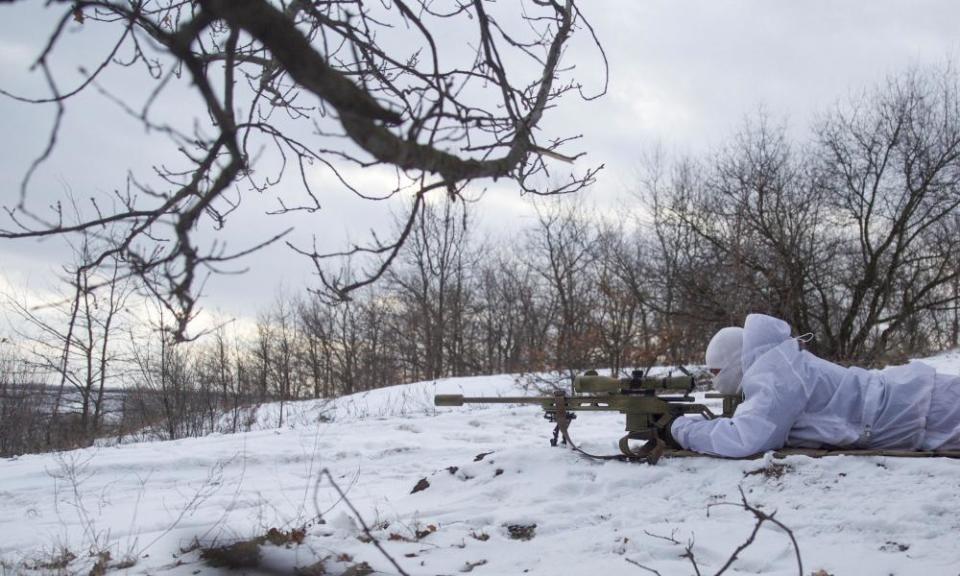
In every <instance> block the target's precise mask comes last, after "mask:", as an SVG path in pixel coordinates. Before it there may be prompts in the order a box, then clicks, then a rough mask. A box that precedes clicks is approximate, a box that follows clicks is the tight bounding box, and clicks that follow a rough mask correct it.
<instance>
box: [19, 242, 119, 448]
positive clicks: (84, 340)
mask: <svg viewBox="0 0 960 576" xmlns="http://www.w3.org/2000/svg"><path fill="white" fill-rule="evenodd" d="M77 252H78V253H77V263H76V264H75V265H74V266H73V267H71V268H68V269H67V270H66V278H67V281H66V285H67V289H68V290H69V295H67V296H65V297H64V298H63V299H62V300H60V301H59V302H55V303H53V304H49V305H44V306H38V305H36V304H31V303H29V302H23V301H16V300H12V299H11V300H8V304H9V306H10V308H11V309H12V310H13V312H14V313H15V314H16V316H17V317H19V319H20V320H21V321H22V328H21V331H20V337H21V338H22V339H23V340H26V341H29V342H31V345H30V349H31V353H32V354H33V358H34V360H33V362H34V363H35V364H36V365H37V366H38V368H39V369H41V370H43V371H47V372H50V373H53V374H57V375H58V380H59V385H58V386H57V388H56V393H55V396H54V398H53V405H52V406H51V407H50V410H51V419H52V421H53V422H56V421H57V418H58V416H59V415H60V414H61V412H64V411H67V412H76V413H77V414H78V417H79V428H80V431H79V438H76V439H75V441H77V442H84V441H87V440H89V439H91V438H93V437H94V436H95V435H96V434H97V433H98V432H99V431H100V427H101V425H102V424H103V419H104V416H105V412H106V409H107V406H106V403H105V401H104V393H105V391H106V389H107V386H108V384H109V383H111V382H113V381H114V380H116V379H117V377H118V376H119V373H120V364H121V363H122V362H123V358H122V347H121V346H120V345H119V344H120V342H119V341H118V340H119V338H118V336H119V335H120V334H121V333H122V332H124V331H125V330H126V325H127V324H128V322H129V317H128V315H127V314H126V312H127V311H126V306H127V302H128V300H129V299H130V297H131V295H132V294H133V286H132V283H131V282H130V281H129V279H124V278H122V277H121V272H120V264H119V263H118V262H116V261H114V262H113V264H112V266H111V267H110V268H107V267H102V268H101V269H100V270H102V271H106V272H107V273H108V275H107V276H100V275H98V274H97V273H96V272H97V271H95V270H94V269H93V268H90V267H89V266H88V264H89V262H90V260H91V258H92V257H93V255H92V251H91V248H90V246H89V245H88V244H87V243H86V242H84V243H83V244H81V245H80V246H79V247H78V249H77ZM72 395H75V397H76V398H77V399H78V401H77V402H76V403H74V402H70V397H71V396H72ZM67 404H76V405H77V406H76V407H75V408H74V407H73V406H67ZM52 430H53V427H51V431H52Z"/></svg>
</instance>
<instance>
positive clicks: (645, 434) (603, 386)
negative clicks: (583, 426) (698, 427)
mask: <svg viewBox="0 0 960 576" xmlns="http://www.w3.org/2000/svg"><path fill="white" fill-rule="evenodd" d="M678 370H679V371H680V374H679V375H674V373H673V372H670V373H667V374H666V375H663V376H660V375H655V376H652V375H650V374H649V371H647V372H645V371H642V370H635V371H634V372H633V374H632V375H631V376H630V377H629V378H613V377H609V376H599V375H597V373H596V372H592V371H591V372H586V373H584V374H582V375H580V376H575V377H574V378H573V382H572V393H570V394H568V393H567V392H566V391H565V390H557V391H556V392H554V393H553V395H551V396H504V397H485V396H479V397H469V396H463V395H460V394H437V395H436V396H434V404H435V405H436V406H463V405H464V404H538V405H540V407H541V408H543V411H544V418H546V419H547V420H548V421H550V422H552V423H554V424H555V426H554V429H553V437H552V438H551V440H550V445H551V446H556V445H557V443H558V438H559V437H561V436H562V441H563V444H565V445H568V446H570V447H571V448H573V449H574V450H575V451H577V452H579V453H580V454H583V455H585V456H588V457H590V458H597V459H603V460H611V459H615V460H630V461H641V462H647V463H649V464H656V463H657V461H658V460H659V459H660V457H661V456H662V455H663V453H664V450H665V449H666V448H667V443H666V442H665V435H666V431H665V429H666V427H667V426H669V424H670V422H672V421H673V419H674V418H675V417H677V416H682V415H684V414H699V415H701V416H703V417H704V418H711V419H712V418H716V417H717V415H716V414H714V413H713V411H711V410H710V408H708V407H707V406H705V405H703V404H700V403H697V402H696V401H695V398H694V397H693V396H692V395H691V393H692V392H693V390H694V388H695V386H696V379H695V378H694V376H693V374H691V373H690V372H689V371H687V370H686V369H685V368H683V367H680V368H678ZM707 398H723V415H724V416H732V415H733V411H734V410H735V409H736V407H737V405H738V404H739V401H740V399H741V397H740V396H726V395H722V394H707ZM599 411H612V412H620V413H621V414H624V415H625V416H626V421H627V422H626V431H627V434H626V435H625V436H623V438H621V439H620V443H619V446H620V452H621V453H620V454H616V455H610V456H597V455H594V454H590V453H588V452H585V451H584V450H582V449H581V448H579V447H578V446H577V445H576V444H574V443H573V441H572V440H571V439H570V433H569V427H570V423H571V422H572V421H573V420H574V419H576V417H577V412H599ZM631 440H642V441H644V444H643V445H642V446H640V447H638V448H634V447H633V446H631V445H630V441H631Z"/></svg>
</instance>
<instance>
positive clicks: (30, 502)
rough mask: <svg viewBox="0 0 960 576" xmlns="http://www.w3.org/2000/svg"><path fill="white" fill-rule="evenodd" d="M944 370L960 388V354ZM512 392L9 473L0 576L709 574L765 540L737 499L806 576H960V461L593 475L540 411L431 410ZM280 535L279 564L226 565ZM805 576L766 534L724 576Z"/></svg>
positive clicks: (595, 443)
mask: <svg viewBox="0 0 960 576" xmlns="http://www.w3.org/2000/svg"><path fill="white" fill-rule="evenodd" d="M932 363H934V364H935V365H936V366H937V368H938V369H939V370H941V371H945V372H953V373H958V372H960V354H958V353H951V354H945V355H943V356H940V357H937V358H935V359H933V360H932ZM519 392H520V390H518V385H517V383H516V382H515V381H514V378H512V377H509V376H494V377H482V378H464V379H451V380H442V381H438V382H425V383H417V384H410V385H404V386H395V387H392V388H386V389H382V390H377V391H373V392H369V393H365V394H358V395H354V396H351V397H346V398H342V399H339V400H337V401H336V402H328V403H320V402H304V403H298V404H295V405H292V406H288V408H289V409H290V410H291V412H290V413H289V414H288V415H287V417H286V419H285V420H286V425H285V427H284V428H283V429H273V428H272V427H273V426H275V422H276V418H277V414H276V407H265V408H264V409H263V410H262V411H261V413H260V415H259V422H260V424H259V425H260V427H261V428H262V429H261V430H258V431H254V432H249V433H244V434H236V435H214V436H209V437H206V438H201V439H190V440H180V441H174V442H154V443H139V444H128V445H121V446H115V447H99V448H92V449H88V450H77V451H73V452H66V453H62V454H58V455H34V456H23V457H20V458H16V459H8V460H0V562H2V564H0V574H21V573H28V574H40V573H44V574H55V573H69V574H73V573H77V574H80V573H82V574H88V573H102V572H96V571H95V572H91V570H92V569H93V568H94V565H95V564H96V563H97V562H100V565H101V566H106V567H107V568H108V570H107V571H108V572H109V573H117V574H122V573H130V574H141V573H142V574H168V575H196V574H215V573H221V571H223V570H225V569H224V568H217V567H214V566H212V564H217V563H218V561H219V562H220V563H222V562H223V561H224V560H223V558H228V559H232V560H229V561H235V562H238V563H239V564H246V565H247V566H248V567H247V568H241V569H240V570H235V571H234V572H232V573H241V572H245V573H249V574H295V573H296V574H303V575H314V574H315V575H319V574H324V573H329V574H340V573H349V574H363V573H367V572H366V571H365V570H364V568H365V566H364V565H363V563H366V564H367V565H369V566H370V567H372V569H373V570H374V571H376V572H378V573H389V574H397V573H399V570H398V568H397V567H395V566H394V565H393V564H391V563H390V561H389V560H388V559H387V558H386V557H385V556H384V555H383V554H382V553H381V552H380V551H378V549H377V547H376V546H377V545H379V546H381V547H382V548H383V549H384V550H385V551H386V552H387V553H388V554H389V555H390V556H391V557H392V558H393V559H394V560H395V562H396V564H397V565H399V568H400V569H402V570H403V571H405V572H406V573H408V574H457V573H465V572H472V573H475V574H542V575H550V576H554V575H557V574H595V575H599V574H604V575H607V574H638V575H643V574H653V573H654V571H657V572H659V573H660V574H663V575H674V574H693V573H694V568H693V566H692V564H691V561H690V559H689V558H687V557H685V555H687V554H686V551H687V549H688V548H689V550H690V552H691V553H692V556H693V557H694V558H695V560H696V562H697V564H698V565H699V568H700V571H701V573H703V574H714V573H716V572H717V571H718V570H720V568H721V567H722V566H723V565H724V563H725V562H726V561H727V559H728V558H729V557H730V555H731V554H732V553H733V551H734V550H735V549H736V548H737V546H738V545H740V544H741V543H743V542H744V541H745V540H746V539H747V538H748V536H749V535H750V533H751V531H752V530H753V528H754V525H755V524H756V521H755V518H754V516H753V514H752V513H750V512H748V511H746V510H744V509H743V508H742V507H738V506H732V505H724V504H723V503H737V502H739V501H740V490H742V491H743V493H744V494H745V496H746V498H747V500H748V502H749V503H750V504H751V505H753V506H756V507H757V508H758V509H760V510H762V511H764V512H766V513H772V512H774V511H776V519H777V520H779V521H781V522H782V523H783V524H784V525H786V526H788V527H789V528H790V529H791V530H792V531H793V533H794V535H795V537H796V539H797V542H798V544H799V549H800V553H801V555H802V560H803V574H804V575H805V576H809V575H810V574H817V575H818V576H824V575H826V574H832V575H835V576H841V575H842V576H846V575H860V574H870V575H872V574H878V575H887V574H896V575H914V574H920V575H923V576H938V575H950V576H956V575H957V574H958V573H960V461H954V460H947V459H932V458H931V459H906V458H904V459H895V458H884V457H851V456H835V457H828V458H822V459H813V458H808V457H803V456H791V457H788V458H786V459H783V460H773V459H772V458H770V457H769V456H768V457H767V458H766V459H761V460H754V461H725V460H718V459H711V458H701V457H695V458H678V459H670V460H666V461H662V462H661V463H660V464H658V465H657V466H647V465H643V464H629V463H621V462H597V461H590V460H587V459H584V458H583V457H581V456H578V455H577V454H575V453H573V452H571V451H569V450H566V449H563V448H551V447H550V446H549V445H548V437H549V434H550V432H551V425H550V424H549V423H547V422H546V421H544V420H543V419H542V417H541V414H540V411H539V409H538V408H535V407H515V406H470V407H464V408H434V407H433V405H432V396H433V394H435V393H465V394H468V395H476V394H489V395H506V394H511V395H512V394H516V393H519ZM622 428H623V421H622V418H621V417H620V416H618V415H615V414H587V415H581V416H580V417H579V418H578V419H577V421H576V422H574V424H573V427H572V428H571V431H572V433H573V437H574V439H575V440H577V441H579V442H581V443H582V444H584V447H585V448H587V449H589V450H591V451H595V452H606V453H613V452H615V451H616V440H617V439H618V438H619V436H620V435H621V430H622ZM325 470H326V471H329V476H328V475H326V474H324V473H322V472H323V471H325ZM331 478H332V479H333V480H334V481H335V482H336V486H334V485H333V484H332V483H331V482H330V479H331ZM415 487H417V488H420V489H419V490H417V491H414V489H415ZM338 488H339V489H340V490H342V491H343V492H345V493H346V499H344V498H342V497H341V496H340V494H339V492H338ZM718 504H719V505H718ZM351 506H353V507H354V508H355V511H354V510H352V509H351ZM357 514H359V517H358V515H357ZM360 518H362V520H363V522H365V523H366V525H367V526H369V529H370V534H371V535H372V536H373V538H374V541H371V539H370V538H369V537H368V536H367V535H366V534H365V533H364V528H363V526H362V525H361V523H360V520H359V519H360ZM302 527H306V529H305V530H304V531H302V532H301V531H299V530H298V529H300V528H302ZM270 529H275V531H274V538H273V541H274V542H276V544H274V543H270V542H262V543H261V544H262V545H259V546H258V545H257V544H253V545H248V546H246V547H243V546H239V547H237V546H235V547H234V548H232V549H230V552H229V553H225V554H223V553H221V554H217V552H216V549H222V547H224V546H228V545H231V544H233V543H235V542H238V541H249V540H250V539H252V538H256V537H260V536H262V535H264V534H266V533H267V532H268V531H269V530H270ZM211 549H213V550H214V552H204V550H211ZM251 550H252V553H251ZM103 552H109V559H107V556H106V555H105V554H102V553H103ZM257 553H259V555H260V561H259V563H255V562H253V561H250V560H249V558H250V557H251V555H252V556H253V557H256V555H257ZM238 558H239V560H237V559H238ZM244 558H247V560H248V561H247V562H243V559H244ZM321 559H325V570H326V572H324V571H323V570H321V569H320V568H319V567H318V566H316V563H317V562H318V561H319V560H321ZM254 564H257V566H256V567H251V566H253V565H254ZM311 566H312V567H313V568H312V569H311V568H310V567H311ZM644 567H645V568H644ZM797 573H798V568H797V562H796V558H795V555H794V551H793V548H792V546H791V543H790V539H789V537H788V535H787V534H786V533H785V532H784V531H783V530H781V529H779V528H777V527H775V526H773V525H771V524H770V523H767V524H764V525H763V527H762V528H761V529H760V531H759V533H758V535H757V537H756V541H755V543H754V544H753V545H752V546H750V547H749V548H747V549H746V551H745V552H743V553H742V554H740V556H739V558H738V559H737V561H736V562H735V563H734V564H733V566H732V567H731V568H730V569H729V570H728V571H727V572H725V574H797Z"/></svg>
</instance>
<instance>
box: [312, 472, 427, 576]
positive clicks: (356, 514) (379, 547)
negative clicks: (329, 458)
mask: <svg viewBox="0 0 960 576" xmlns="http://www.w3.org/2000/svg"><path fill="white" fill-rule="evenodd" d="M324 476H326V477H327V480H329V481H330V485H331V486H333V489H334V490H336V491H337V494H339V495H340V500H341V501H342V502H343V503H344V504H346V505H347V508H349V509H350V512H351V513H353V516H354V518H356V519H357V522H359V523H360V527H361V528H363V534H364V535H365V536H366V537H367V538H369V539H370V542H371V543H372V544H373V545H374V546H376V547H377V550H379V551H380V553H381V554H383V556H384V557H385V558H386V559H387V560H389V561H390V563H391V564H393V567H394V568H396V569H397V572H399V573H400V574H401V576H410V575H409V574H408V573H407V572H406V571H405V570H404V569H403V568H401V567H400V564H398V563H397V561H396V560H394V559H393V556H391V555H390V554H389V553H388V552H387V551H386V550H385V549H384V548H383V546H382V545H381V544H380V541H379V540H377V539H376V538H375V537H374V535H373V534H372V533H371V531H370V527H369V526H368V525H367V523H366V522H365V521H364V519H363V516H361V515H360V512H359V511H357V509H356V507H355V506H354V505H353V503H352V502H350V499H349V498H347V495H346V493H345V492H344V491H343V490H342V489H341V488H340V486H339V485H338V484H337V481H336V480H334V479H333V475H332V474H330V470H328V469H327V468H324V469H323V470H321V471H320V476H319V477H318V478H317V487H319V486H320V481H321V480H322V479H323V477H324Z"/></svg>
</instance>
